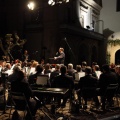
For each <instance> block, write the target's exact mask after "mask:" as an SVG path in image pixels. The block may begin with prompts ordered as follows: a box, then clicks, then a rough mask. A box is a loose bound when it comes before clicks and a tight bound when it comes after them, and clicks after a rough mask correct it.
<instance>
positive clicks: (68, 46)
mask: <svg viewBox="0 0 120 120" xmlns="http://www.w3.org/2000/svg"><path fill="white" fill-rule="evenodd" d="M64 41H65V42H66V44H67V46H68V48H69V50H70V51H71V53H72V55H73V57H74V59H75V55H74V53H73V51H72V49H71V47H70V45H69V44H68V42H67V40H66V38H65V39H64ZM75 62H76V59H75Z"/></svg>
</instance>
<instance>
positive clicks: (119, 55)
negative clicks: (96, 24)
mask: <svg viewBox="0 0 120 120" xmlns="http://www.w3.org/2000/svg"><path fill="white" fill-rule="evenodd" d="M115 64H120V49H119V50H117V51H116V52H115Z"/></svg>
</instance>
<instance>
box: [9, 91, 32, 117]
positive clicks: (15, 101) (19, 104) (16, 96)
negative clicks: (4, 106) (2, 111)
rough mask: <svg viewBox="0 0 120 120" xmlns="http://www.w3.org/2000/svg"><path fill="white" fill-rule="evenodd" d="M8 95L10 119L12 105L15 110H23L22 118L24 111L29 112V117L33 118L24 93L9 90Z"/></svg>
mask: <svg viewBox="0 0 120 120" xmlns="http://www.w3.org/2000/svg"><path fill="white" fill-rule="evenodd" d="M10 96H11V101H12V104H11V108H10V113H9V119H10V115H11V110H12V108H13V106H14V109H15V110H19V111H23V112H24V117H23V118H24V119H25V116H26V111H27V112H28V113H29V115H30V118H31V119H33V116H32V114H31V111H30V108H29V105H28V102H27V100H26V98H25V95H24V93H19V92H10Z"/></svg>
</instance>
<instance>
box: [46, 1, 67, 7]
mask: <svg viewBox="0 0 120 120" xmlns="http://www.w3.org/2000/svg"><path fill="white" fill-rule="evenodd" d="M67 2H69V0H48V4H49V5H51V6H53V5H55V4H62V3H67Z"/></svg>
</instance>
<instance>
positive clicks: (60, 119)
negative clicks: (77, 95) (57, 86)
mask: <svg viewBox="0 0 120 120" xmlns="http://www.w3.org/2000/svg"><path fill="white" fill-rule="evenodd" d="M46 107H47V108H48V110H49V111H50V108H51V105H50V104H47V105H46ZM9 110H10V109H9V108H7V109H6V111H5V113H3V110H0V120H8V116H9ZM42 110H44V108H42ZM13 111H14V110H12V112H13ZM45 111H46V110H45ZM19 114H20V116H21V117H22V116H23V112H21V111H19ZM52 115H53V114H51V113H48V116H50V117H51V119H50V118H49V117H47V115H46V114H45V113H43V112H42V111H41V109H40V110H38V111H37V113H36V119H35V120H120V108H119V107H114V108H111V109H107V110H105V111H102V110H99V109H95V108H93V109H91V110H90V109H89V108H88V109H86V110H84V109H79V113H71V108H70V107H69V101H68V102H67V104H66V107H64V108H58V109H56V111H55V114H54V116H55V118H54V117H53V116H52Z"/></svg>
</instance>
